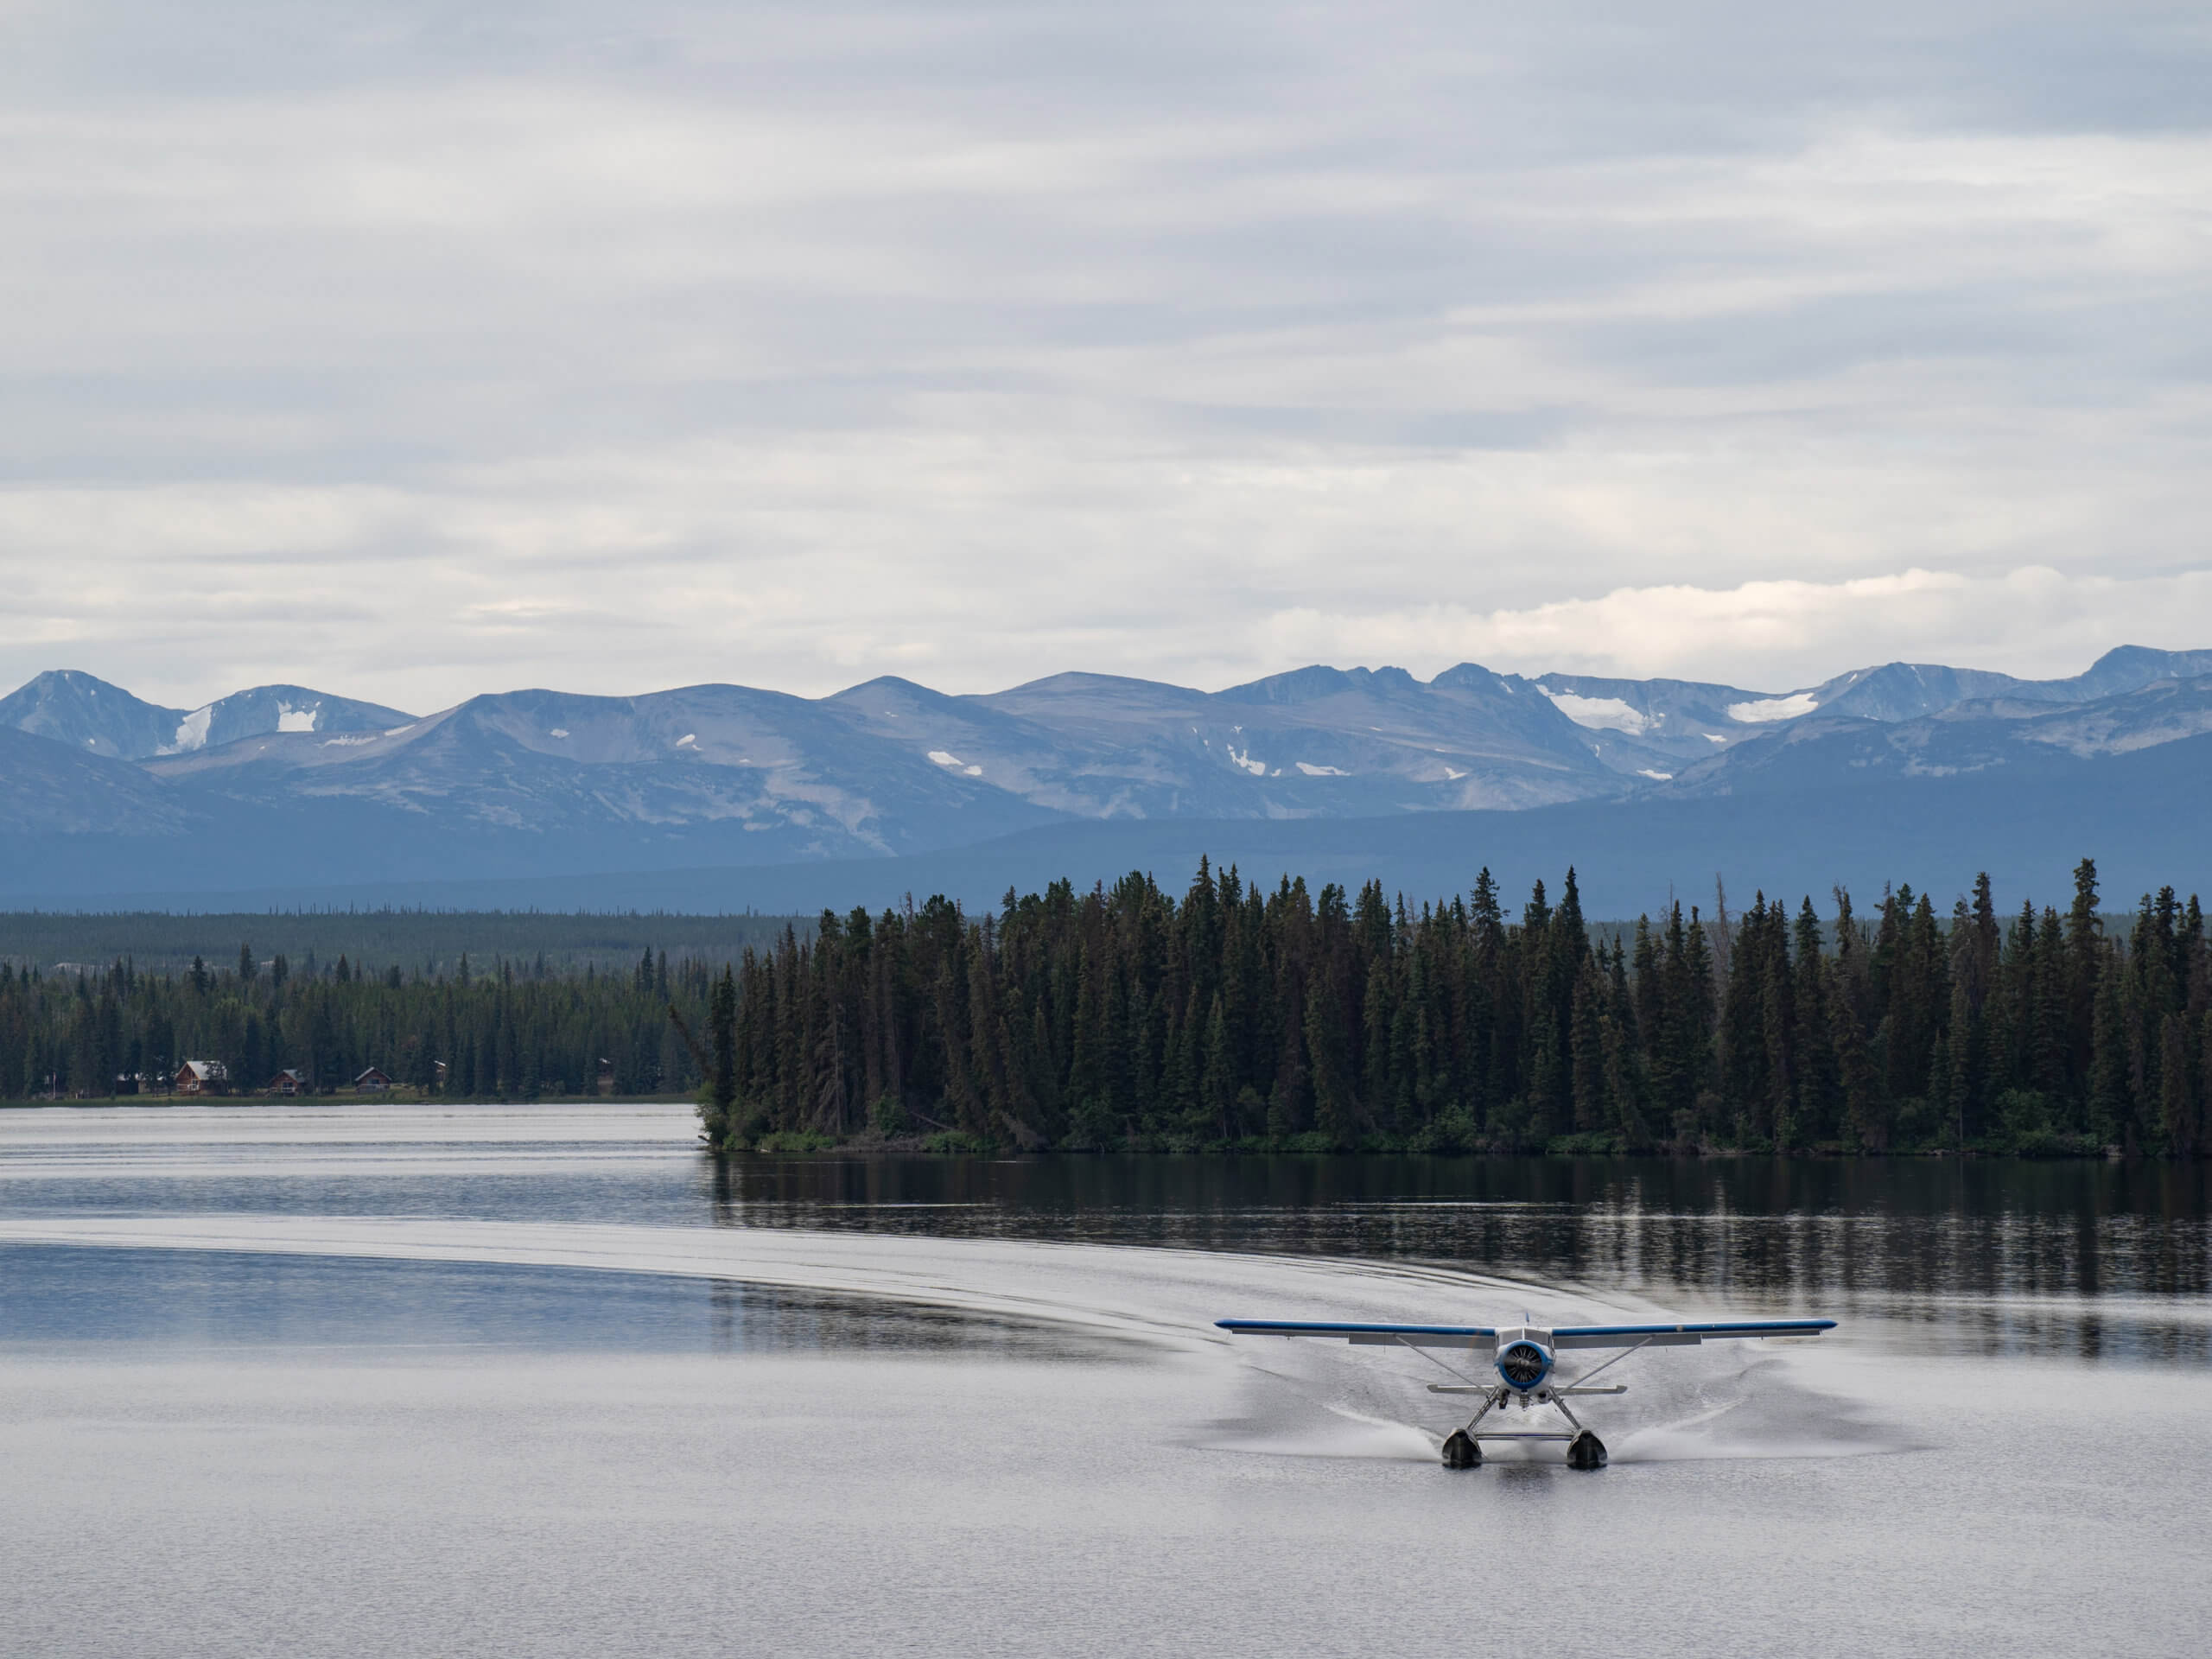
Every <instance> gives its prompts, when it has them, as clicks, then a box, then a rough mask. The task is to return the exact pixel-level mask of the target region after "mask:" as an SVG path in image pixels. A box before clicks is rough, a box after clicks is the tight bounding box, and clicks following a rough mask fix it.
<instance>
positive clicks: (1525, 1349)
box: [1497, 1337, 1552, 1394]
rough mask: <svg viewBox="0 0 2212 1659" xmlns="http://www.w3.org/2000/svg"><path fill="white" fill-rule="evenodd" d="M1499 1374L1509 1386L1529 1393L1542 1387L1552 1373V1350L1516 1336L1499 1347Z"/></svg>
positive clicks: (1523, 1392) (1519, 1392) (1516, 1390)
mask: <svg viewBox="0 0 2212 1659" xmlns="http://www.w3.org/2000/svg"><path fill="white" fill-rule="evenodd" d="M1497 1374H1498V1375H1499V1376H1502V1377H1503V1378H1504V1379H1505V1386H1506V1387H1507V1388H1509V1389H1512V1390H1514V1392H1516V1394H1527V1393H1529V1391H1530V1390H1531V1389H1537V1388H1540V1387H1541V1386H1542V1384H1543V1381H1544V1379H1545V1378H1546V1377H1548V1376H1550V1375H1551V1374H1552V1351H1551V1350H1550V1349H1548V1348H1547V1347H1545V1346H1544V1344H1542V1343H1541V1342H1536V1341H1533V1340H1531V1339H1530V1338H1527V1337H1516V1338H1514V1339H1513V1340H1512V1341H1510V1342H1508V1343H1503V1344H1500V1345H1499V1347H1498V1351H1497Z"/></svg>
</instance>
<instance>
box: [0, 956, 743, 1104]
mask: <svg viewBox="0 0 2212 1659" xmlns="http://www.w3.org/2000/svg"><path fill="white" fill-rule="evenodd" d="M721 965H722V964H720V963H710V962H709V961H707V960H705V959H702V958H699V957H685V958H683V959H681V960H679V961H678V962H677V963H674V964H673V965H671V963H670V962H669V959H668V954H667V952H666V951H661V952H658V953H656V952H654V951H652V950H645V951H644V952H642V953H641V955H640V956H639V959H638V960H637V962H636V963H634V964H633V965H632V966H630V967H629V968H628V969H626V971H623V972H620V973H613V974H602V973H601V972H599V971H598V969H596V968H595V967H587V968H586V969H584V971H583V972H582V973H579V974H562V973H559V972H556V971H555V970H553V969H550V968H549V967H548V966H547V965H546V964H545V963H544V962H543V959H542V958H541V959H539V960H537V961H536V962H522V963H518V962H516V961H513V960H512V959H508V958H498V959H495V960H494V961H493V963H491V964H490V965H489V968H488V969H485V968H481V967H472V965H471V964H470V962H469V959H468V957H467V956H466V955H463V956H462V957H461V959H460V961H459V963H458V964H457V967H456V970H455V971H454V972H453V973H450V974H440V973H428V972H424V971H423V970H422V969H415V970H413V971H411V972H410V971H405V970H403V969H400V968H398V967H397V966H389V967H386V968H384V969H380V970H374V971H371V970H365V969H356V968H355V967H354V966H353V964H352V963H351V962H350V961H349V960H348V959H347V958H346V957H344V956H342V955H341V956H340V957H339V958H338V960H337V961H336V962H335V963H331V964H328V965H327V966H324V967H321V968H317V969H313V970H312V971H309V970H307V969H306V968H305V966H304V964H303V966H302V969H300V970H297V971H296V970H295V969H293V968H292V966H291V964H290V963H289V962H288V961H287V960H286V958H285V957H283V956H282V955H279V956H277V957H275V958H274V959H273V960H272V961H271V962H270V963H267V964H265V965H264V964H263V963H259V962H257V959H256V957H255V956H254V953H253V950H252V948H251V945H250V944H242V945H241V946H240V947H239V950H238V960H237V961H236V963H231V964H224V965H222V966H219V967H210V966H209V965H208V964H207V963H206V961H205V960H203V959H200V958H197V957H195V958H194V961H193V963H192V966H191V967H190V969H188V970H186V971H184V972H181V973H175V974H169V973H149V972H146V971H143V970H142V969H137V968H136V967H134V966H133V965H132V964H131V963H130V962H129V961H128V960H124V961H118V962H117V963H114V964H112V965H111V966H110V967H107V968H104V969H98V970H95V971H92V972H84V973H41V972H40V971H39V970H37V969H14V968H7V967H0V1098H6V1099H12V1100H25V1099H33V1098H39V1097H60V1098H71V1097H79V1098H81V1097H87V1096H110V1095H114V1094H118V1093H139V1092H151V1091H156V1090H162V1089H164V1088H166V1087H167V1086H168V1084H169V1083H170V1082H171V1081H172V1080H173V1079H174V1077H175V1074H176V1072H177V1071H178V1069H179V1068H180V1067H181V1065H183V1064H184V1063H185V1062H186V1061H187V1060H208V1061H213V1062H214V1063H215V1064H216V1065H219V1066H220V1067H221V1068H222V1069H223V1071H224V1072H225V1073H226V1074H227V1077H228V1090H229V1091H231V1092H237V1093H252V1092H255V1091H258V1090H265V1089H266V1088H267V1087H268V1085H269V1084H270V1081H271V1080H272V1079H273V1078H274V1077H276V1075H277V1073H278V1072H280V1071H286V1070H293V1071H298V1072H299V1073H300V1074H301V1077H302V1081H303V1084H304V1087H305V1089H306V1090H307V1091H308V1092H310V1093H316V1094H333V1093H337V1092H340V1091H341V1090H346V1089H348V1088H350V1087H352V1086H353V1082H354V1079H355V1078H357V1077H359V1076H360V1075H361V1073H362V1072H363V1071H366V1070H368V1069H369V1068H371V1067H376V1068H378V1069H379V1070H381V1071H384V1072H385V1073H386V1074H387V1075H388V1076H390V1077H391V1079H392V1080H393V1081H394V1082H395V1083H396V1084H398V1085H399V1086H401V1087H403V1088H410V1089H414V1090H420V1091H422V1092H423V1093H425V1094H431V1093H439V1094H443V1095H445V1096H449V1097H452V1098H457V1099H507V1100H534V1099H538V1098H542V1097H546V1096H562V1095H582V1094H590V1093H594V1092H612V1093H620V1094H624V1095H639V1094H664V1093H682V1094H688V1093H690V1092H692V1091H693V1090H696V1089H697V1088H698V1087H699V1084H700V1081H701V1077H702V1073H701V1072H700V1071H699V1070H698V1068H697V1067H696V1065H695V1064H694V1062H693V1060H692V1058H691V1055H690V1051H689V1050H688V1049H687V1048H686V1047H685V1046H684V1044H683V1040H682V1039H681V1037H680V1035H679V1034H678V1033H677V1029H676V1027H674V1026H673V1025H672V1023H671V1020H670V1019H669V1010H670V1008H671V1006H677V1007H683V1006H689V1007H693V1008H694V1009H696V1010H697V1011H698V1017H703V1013H704V1010H705V1009H706V1007H707V1004H708V1000H709V995H710V994H711V992H712V989H713V985H714V976H715V970H716V969H717V968H719V967H721Z"/></svg>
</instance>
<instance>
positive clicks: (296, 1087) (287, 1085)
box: [264, 1065, 308, 1095]
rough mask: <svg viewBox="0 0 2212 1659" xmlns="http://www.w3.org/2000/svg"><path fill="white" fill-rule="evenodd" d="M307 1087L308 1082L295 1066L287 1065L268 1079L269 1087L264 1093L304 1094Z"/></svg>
mask: <svg viewBox="0 0 2212 1659" xmlns="http://www.w3.org/2000/svg"><path fill="white" fill-rule="evenodd" d="M307 1086H308V1080H307V1078H306V1077H302V1075H301V1074H300V1071H299V1070H298V1069H297V1068H296V1067H295V1066H289V1065H288V1066H286V1067H285V1068H284V1069H283V1071H279V1072H278V1073H277V1075H276V1076H275V1077H271V1078H270V1079H269V1087H268V1089H267V1090H264V1092H265V1093H268V1094H271V1095H298V1094H304V1093H305V1092H306V1091H307Z"/></svg>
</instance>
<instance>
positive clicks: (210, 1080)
mask: <svg viewBox="0 0 2212 1659" xmlns="http://www.w3.org/2000/svg"><path fill="white" fill-rule="evenodd" d="M176 1091H177V1093H179V1094H180V1095H226V1094H228V1093H230V1091H231V1069H230V1067H228V1066H227V1065H224V1064H223V1063H222V1062H221V1061H220V1060H187V1061H186V1062H185V1063H184V1064H183V1065H181V1066H179V1067H177V1069H176Z"/></svg>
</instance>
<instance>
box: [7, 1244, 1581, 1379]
mask: <svg viewBox="0 0 2212 1659" xmlns="http://www.w3.org/2000/svg"><path fill="white" fill-rule="evenodd" d="M0 1243H19V1244H58V1245H73V1246H77V1247H80V1248H106V1249H168V1250H209V1251H223V1252H233V1253H250V1254H258V1255H321V1256H352V1257H372V1258H377V1259H380V1260H386V1261H416V1262H471V1263H482V1264H508V1265H513V1266H527V1267H550V1268H577V1269H582V1270H586V1271H599V1272H619V1273H645V1274H667V1275H674V1276H680V1277H687V1278H711V1279H728V1280H735V1281H742V1282H745V1283H748V1284H757V1285H766V1286H774V1287H780V1288H789V1289H804V1290H814V1291H828V1292H841V1293H845V1294H855V1295H861V1296H874V1297H880V1298H885V1299H887V1300H895V1301H900V1302H908V1303H920V1304H925V1305H928V1306H936V1307H950V1308H955V1309H960V1310H963V1311H967V1312H971V1313H988V1314H995V1315H999V1316H1002V1317H1012V1318H1017V1319H1031V1320H1041V1321H1047V1322H1052V1323H1057V1324H1062V1325H1075V1326H1079V1327H1082V1328H1084V1329H1088V1330H1092V1331H1103V1332H1114V1333H1116V1334H1119V1335H1122V1336H1125V1337H1133V1338H1141V1339H1144V1340H1147V1341H1152V1342H1164V1343H1167V1344H1172V1345H1174V1346H1178V1347H1183V1348H1186V1349H1187V1348H1191V1347H1192V1346H1201V1347H1204V1348H1207V1349H1214V1348H1218V1347H1220V1346H1222V1345H1224V1344H1226V1343H1227V1342H1228V1340H1229V1339H1228V1338H1224V1337H1223V1336H1221V1335H1220V1334H1219V1333H1218V1332H1215V1331H1214V1330H1213V1329H1212V1322H1213V1321H1214V1320H1215V1319H1220V1318H1224V1317H1226V1316H1229V1315H1233V1314H1238V1313H1244V1314H1250V1313H1255V1312H1258V1313H1267V1312H1269V1311H1281V1310H1285V1309H1290V1310H1298V1311H1300V1312H1302V1313H1305V1314H1306V1315H1308V1316H1310V1317H1317V1318H1362V1319H1402V1320H1421V1319H1435V1318H1437V1317H1438V1316H1439V1313H1440V1310H1442V1311H1444V1312H1447V1313H1452V1315H1453V1316H1454V1317H1468V1318H1474V1317H1511V1316H1512V1315H1513V1314H1517V1313H1518V1312H1519V1311H1520V1309H1521V1307H1522V1305H1523V1304H1532V1305H1533V1304H1546V1305H1549V1306H1553V1307H1554V1309H1555V1310H1556V1313H1557V1314H1558V1316H1559V1317H1562V1318H1565V1317H1570V1316H1574V1317H1579V1316H1580V1315H1581V1314H1582V1313H1585V1312H1586V1311H1587V1310H1591V1309H1595V1308H1605V1311H1609V1312H1610V1311H1614V1310H1612V1309H1611V1307H1610V1306H1607V1305H1605V1304H1600V1303H1598V1302H1597V1301H1596V1300H1594V1299H1592V1298H1591V1297H1590V1296H1588V1295H1586V1294H1575V1295H1571V1296H1566V1295H1561V1294H1557V1293H1546V1292H1544V1291H1543V1290H1541V1288H1537V1287H1530V1286H1529V1285H1528V1284H1527V1283H1525V1282H1524V1281H1506V1280H1501V1279H1488V1278H1484V1277H1480V1276H1478V1275H1475V1274H1464V1273H1457V1272H1453V1271H1452V1270H1450V1269H1448V1268H1435V1267H1427V1266H1422V1265H1420V1264H1417V1263H1383V1262H1364V1261H1342V1260H1330V1259H1322V1258H1309V1257H1297V1256H1276V1255H1247V1254H1238V1253H1233V1252H1225V1251H1210V1250H1186V1249H1161V1248H1157V1247H1151V1246H1141V1245H1118V1244H1086V1243H1050V1242H1042V1241H1036V1240H1013V1239H1007V1240H999V1239H945V1238H931V1237H917V1236H911V1235H904V1234H899V1235H887V1234H869V1233H845V1232H810V1231H801V1230H781V1229H775V1230H771V1229H750V1228H693V1227H654V1226H644V1225H633V1224H616V1223H594V1222H582V1223H571V1222H508V1221H467V1220H433V1219H415V1218H407V1217H304V1216H224V1217H143V1218H138V1217H132V1218H123V1217H106V1218H102V1219H99V1220H92V1219H76V1218H35V1217H25V1218H19V1219H9V1220H0Z"/></svg>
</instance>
